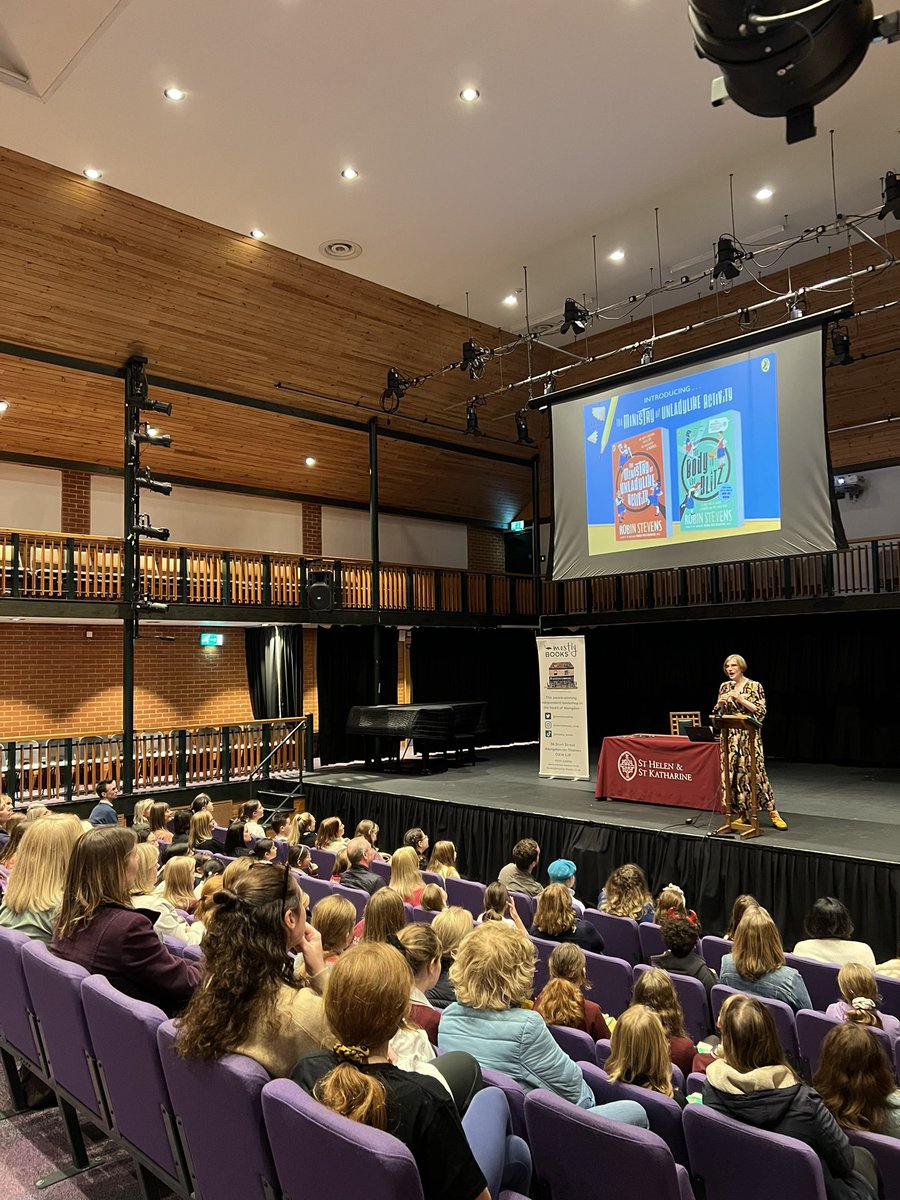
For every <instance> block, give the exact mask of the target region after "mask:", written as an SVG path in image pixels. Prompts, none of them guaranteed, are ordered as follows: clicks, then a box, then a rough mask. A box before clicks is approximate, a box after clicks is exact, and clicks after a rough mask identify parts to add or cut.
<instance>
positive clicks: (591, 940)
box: [531, 883, 603, 954]
mask: <svg viewBox="0 0 900 1200" xmlns="http://www.w3.org/2000/svg"><path fill="white" fill-rule="evenodd" d="M531 932H532V933H533V934H534V935H535V936H536V937H540V938H546V939H547V940H548V941H551V942H574V943H575V945H576V946H580V947H581V948H582V950H590V951H591V953H593V954H602V953H603V935H602V934H601V933H600V931H599V930H597V929H595V928H594V926H593V925H589V924H588V922H587V921H585V920H584V919H583V918H582V917H579V916H578V914H577V913H576V912H575V909H574V908H573V907H572V897H571V895H570V894H569V889H568V888H567V887H564V886H563V885H562V884H561V883H551V884H549V885H548V886H547V887H545V888H544V890H543V891H542V892H541V894H540V896H538V902H537V908H536V909H535V913H534V921H533V922H532V925H531Z"/></svg>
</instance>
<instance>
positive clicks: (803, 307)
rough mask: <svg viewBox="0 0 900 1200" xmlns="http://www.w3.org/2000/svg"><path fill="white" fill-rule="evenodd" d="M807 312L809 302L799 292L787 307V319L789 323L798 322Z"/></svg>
mask: <svg viewBox="0 0 900 1200" xmlns="http://www.w3.org/2000/svg"><path fill="white" fill-rule="evenodd" d="M808 312H809V301H808V300H807V298H806V297H805V296H804V295H803V294H802V293H800V292H798V293H797V295H796V296H795V297H794V298H793V300H791V301H790V303H789V305H788V317H789V319H790V320H791V321H800V320H802V319H803V317H805V316H806V314H807V313H808Z"/></svg>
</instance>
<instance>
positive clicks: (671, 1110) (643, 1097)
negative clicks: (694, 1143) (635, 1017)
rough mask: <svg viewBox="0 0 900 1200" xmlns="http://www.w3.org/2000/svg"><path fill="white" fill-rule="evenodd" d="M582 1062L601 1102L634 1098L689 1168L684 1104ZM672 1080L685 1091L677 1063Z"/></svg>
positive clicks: (598, 1101) (586, 1077)
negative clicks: (616, 1080)
mask: <svg viewBox="0 0 900 1200" xmlns="http://www.w3.org/2000/svg"><path fill="white" fill-rule="evenodd" d="M578 1065H579V1066H580V1067H581V1073H582V1075H583V1076H584V1078H585V1082H586V1083H587V1085H588V1087H589V1088H590V1089H591V1091H592V1092H593V1093H594V1099H595V1100H596V1101H597V1103H598V1104H609V1103H610V1101H612V1100H634V1101H635V1102H636V1103H637V1104H640V1106H641V1108H643V1110H644V1112H645V1113H646V1114H647V1120H648V1121H649V1122H650V1130H651V1132H652V1133H655V1134H656V1135H657V1137H661V1138H662V1140H663V1141H664V1142H665V1143H666V1145H667V1146H668V1147H669V1149H670V1150H671V1151H672V1157H673V1158H674V1159H675V1161H676V1162H677V1163H681V1165H682V1166H683V1167H685V1168H687V1167H688V1166H689V1165H690V1164H689V1161H688V1152H687V1144H686V1143H685V1140H684V1132H683V1130H682V1128H681V1105H680V1104H679V1103H678V1101H677V1100H673V1099H672V1098H671V1097H670V1096H663V1095H662V1094H661V1093H660V1092H651V1091H650V1090H649V1088H642V1087H637V1086H635V1084H633V1083H621V1082H613V1080H611V1079H610V1078H609V1076H608V1075H607V1074H606V1072H605V1071H604V1070H603V1069H602V1068H601V1067H595V1066H594V1064H593V1063H591V1062H582V1063H579V1064H578ZM672 1083H673V1086H675V1087H677V1088H678V1089H679V1091H682V1092H683V1091H684V1076H683V1075H682V1074H681V1071H679V1069H678V1067H676V1066H675V1065H674V1064H673V1065H672ZM526 1111H527V1110H526Z"/></svg>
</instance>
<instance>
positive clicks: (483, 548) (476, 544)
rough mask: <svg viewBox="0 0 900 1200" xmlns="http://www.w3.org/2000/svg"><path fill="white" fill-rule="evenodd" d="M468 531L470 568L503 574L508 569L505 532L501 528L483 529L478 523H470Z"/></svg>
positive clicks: (471, 569)
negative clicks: (504, 539)
mask: <svg viewBox="0 0 900 1200" xmlns="http://www.w3.org/2000/svg"><path fill="white" fill-rule="evenodd" d="M467 532H468V542H469V545H468V554H469V570H470V571H487V572H489V573H490V574H492V575H502V574H503V572H504V571H505V570H506V557H505V554H504V542H503V532H502V531H501V530H499V529H482V528H481V527H480V526H477V525H469V526H468V530H467Z"/></svg>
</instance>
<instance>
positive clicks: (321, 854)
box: [309, 846, 337, 881]
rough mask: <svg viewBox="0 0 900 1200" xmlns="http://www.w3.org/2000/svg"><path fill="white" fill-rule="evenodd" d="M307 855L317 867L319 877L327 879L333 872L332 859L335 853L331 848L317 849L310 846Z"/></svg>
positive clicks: (335, 856) (334, 857)
mask: <svg viewBox="0 0 900 1200" xmlns="http://www.w3.org/2000/svg"><path fill="white" fill-rule="evenodd" d="M309 856H310V858H311V859H312V860H313V862H314V863H315V864H316V866H317V867H318V868H319V879H324V880H326V881H327V880H329V879H330V878H331V876H332V875H333V874H334V860H335V859H336V858H337V855H336V854H335V852H334V851H333V850H317V849H316V848H315V846H311V847H310V850H309Z"/></svg>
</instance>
